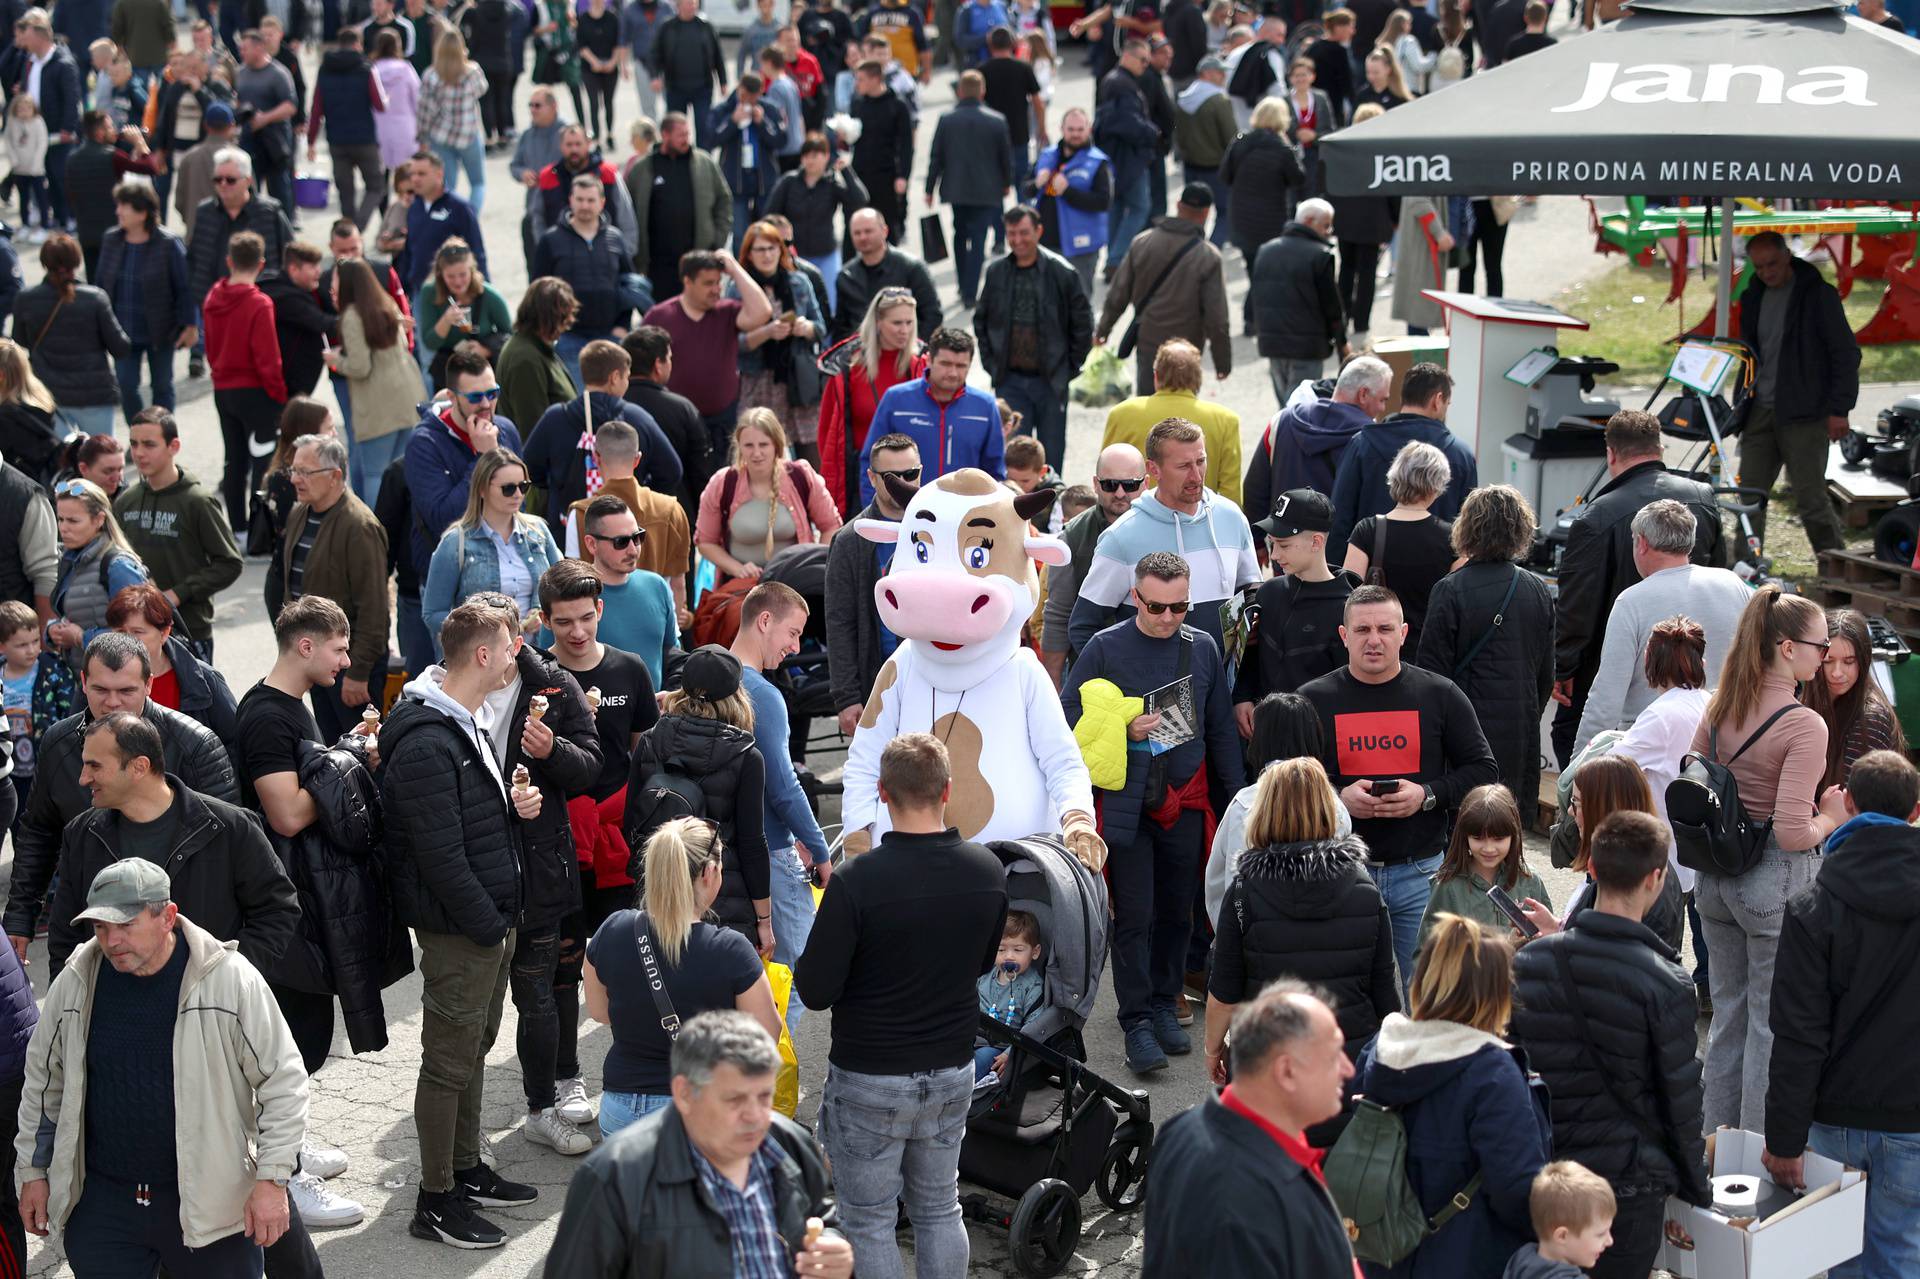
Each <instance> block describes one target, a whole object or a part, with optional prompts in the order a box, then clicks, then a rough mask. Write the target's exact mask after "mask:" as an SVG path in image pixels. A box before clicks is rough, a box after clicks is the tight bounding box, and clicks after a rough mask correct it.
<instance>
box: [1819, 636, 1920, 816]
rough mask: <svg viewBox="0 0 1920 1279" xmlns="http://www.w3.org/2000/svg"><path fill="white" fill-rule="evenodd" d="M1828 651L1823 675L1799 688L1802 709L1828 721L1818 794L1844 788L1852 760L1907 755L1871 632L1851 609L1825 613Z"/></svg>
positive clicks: (1904, 739)
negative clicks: (1877, 675) (1876, 672)
mask: <svg viewBox="0 0 1920 1279" xmlns="http://www.w3.org/2000/svg"><path fill="white" fill-rule="evenodd" d="M1827 642H1828V643H1829V644H1830V645H1832V647H1830V648H1829V649H1827V656H1826V658H1825V660H1823V661H1822V662H1821V663H1820V674H1819V675H1818V676H1817V677H1815V678H1813V679H1810V680H1808V681H1807V682H1806V683H1805V684H1802V685H1801V686H1800V704H1801V705H1803V706H1809V707H1812V708H1813V710H1814V711H1815V712H1817V713H1818V714H1819V716H1820V718H1821V719H1823V720H1825V721H1826V722H1827V770H1826V772H1825V773H1824V774H1822V775H1821V778H1820V789H1822V790H1825V789H1826V788H1827V787H1829V786H1845V785H1846V784H1847V770H1849V769H1851V768H1852V767H1853V761H1855V760H1857V759H1859V758H1860V757H1861V756H1862V755H1865V754H1867V753H1869V752H1871V751H1899V752H1901V753H1902V754H1905V753H1906V749H1907V737H1906V734H1905V733H1903V732H1901V731H1900V720H1899V717H1898V716H1896V715H1895V714H1894V713H1893V703H1892V702H1889V701H1888V700H1887V695H1886V694H1885V693H1883V692H1881V691H1880V684H1879V682H1878V681H1877V680H1875V679H1874V677H1873V633H1872V632H1871V631H1869V630H1868V629H1867V619H1866V618H1864V617H1862V616H1861V615H1860V614H1859V613H1858V612H1856V611H1854V610H1853V609H1850V608H1837V609H1834V610H1833V611H1832V612H1830V613H1828V614H1827Z"/></svg>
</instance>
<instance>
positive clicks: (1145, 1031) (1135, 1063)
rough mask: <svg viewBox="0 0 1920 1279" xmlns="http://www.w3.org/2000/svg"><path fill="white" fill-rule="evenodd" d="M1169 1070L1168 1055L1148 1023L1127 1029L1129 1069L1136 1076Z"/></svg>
mask: <svg viewBox="0 0 1920 1279" xmlns="http://www.w3.org/2000/svg"><path fill="white" fill-rule="evenodd" d="M1166 1068H1167V1054H1166V1051H1165V1050H1164V1049H1162V1048H1161V1047H1160V1041H1159V1040H1158V1039H1157V1038H1155V1037H1154V1033H1153V1027H1152V1026H1150V1025H1148V1024H1147V1023H1146V1022H1141V1023H1140V1024H1139V1025H1137V1026H1130V1027H1128V1028H1127V1069H1128V1070H1131V1071H1132V1072H1133V1073H1134V1074H1136V1075H1148V1074H1152V1073H1153V1072H1154V1071H1156V1070H1165V1069H1166Z"/></svg>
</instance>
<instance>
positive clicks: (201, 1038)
mask: <svg viewBox="0 0 1920 1279" xmlns="http://www.w3.org/2000/svg"><path fill="white" fill-rule="evenodd" d="M180 929H181V932H182V934H183V935H184V937H185V939H186V945H187V971H186V973H185V975H183V976H182V977H181V979H180V1012H181V1013H183V1014H185V1013H194V1014H196V1015H194V1016H181V1017H179V1018H178V1019H177V1020H176V1021H175V1023H174V1030H173V1104H174V1110H175V1113H176V1114H177V1115H178V1116H179V1131H178V1132H177V1133H176V1134H175V1140H176V1141H177V1143H178V1146H179V1152H180V1235H181V1241H182V1242H183V1243H185V1244H186V1245H187V1247H189V1248H204V1247H206V1246H207V1245H208V1244H210V1243H214V1242H216V1241H218V1240H221V1239H224V1238H226V1237H227V1236H228V1235H235V1234H239V1233H240V1231H241V1230H242V1229H243V1228H244V1226H245V1222H244V1211H245V1207H246V1202H247V1196H248V1195H249V1194H250V1193H252V1191H253V1185H254V1182H255V1181H268V1180H285V1179H287V1178H290V1177H292V1176H293V1168H294V1161H295V1160H296V1159H298V1158H299V1156H300V1139H301V1137H302V1136H303V1135H304V1134H305V1133H306V1128H307V1072H306V1068H305V1067H304V1066H303V1065H302V1064H301V1062H300V1051H299V1049H297V1048H295V1047H294V1043H293V1034H292V1032H290V1031H289V1030H288V1029H287V1023H286V1021H285V1020H284V1019H283V1018H282V1017H281V1016H280V1006H279V1005H278V1004H277V1003H275V1002H274V998H273V994H272V992H271V991H269V990H268V989H267V982H266V978H264V977H262V976H261V975H260V973H259V970H258V969H256V968H254V966H253V965H252V964H250V963H248V962H247V961H246V960H244V959H242V958H241V957H240V954H239V950H238V943H235V942H230V941H229V942H223V941H220V940H218V939H216V938H215V937H214V936H213V934H211V933H209V932H207V931H206V930H205V929H203V928H200V927H198V926H197V925H195V924H193V923H191V922H189V921H188V919H187V918H186V916H184V915H182V916H181V917H180ZM99 967H100V943H99V942H97V941H89V942H87V943H86V944H85V945H84V946H82V947H80V949H79V950H77V951H75V952H74V953H73V958H72V959H70V960H68V961H67V966H66V968H64V969H63V970H61V973H60V976H58V977H57V978H55V979H54V983H53V987H52V988H51V989H50V990H48V991H47V1000H46V1003H45V1005H44V1006H43V1009H42V1011H41V1014H40V1024H39V1025H38V1026H37V1027H35V1028H34V1032H33V1038H32V1040H30V1041H29V1042H28V1044H27V1078H26V1083H25V1085H24V1087H23V1088H22V1090H21V1101H20V1134H19V1136H18V1137H17V1138H15V1140H14V1152H15V1154H16V1155H17V1156H18V1170H17V1171H18V1174H19V1179H20V1182H21V1183H22V1184H25V1183H26V1182H29V1181H37V1180H40V1179H42V1178H44V1179H45V1180H46V1181H47V1182H48V1191H47V1218H48V1220H49V1221H50V1222H52V1223H53V1225H55V1226H56V1227H64V1226H65V1225H66V1221H67V1217H68V1216H69V1215H70V1214H71V1213H72V1212H73V1208H74V1205H75V1204H77V1203H79V1202H80V1191H81V1188H82V1187H83V1186H84V1185H85V1184H86V1173H87V1170H86V1167H85V1164H86V1134H85V1133H84V1132H83V1131H82V1129H83V1128H84V1126H85V1121H86V1113H87V1031H88V1028H89V1026H90V1025H91V1023H92V1020H93V990H94V975H95V973H96V972H97V971H98V970H99Z"/></svg>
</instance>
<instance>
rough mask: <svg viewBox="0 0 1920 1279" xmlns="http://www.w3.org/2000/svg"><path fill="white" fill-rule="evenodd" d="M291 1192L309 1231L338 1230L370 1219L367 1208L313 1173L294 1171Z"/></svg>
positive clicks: (288, 1187)
mask: <svg viewBox="0 0 1920 1279" xmlns="http://www.w3.org/2000/svg"><path fill="white" fill-rule="evenodd" d="M287 1193H288V1194H289V1195H290V1196H292V1198H293V1206H294V1208H295V1209H296V1210H298V1212H299V1213H300V1220H301V1221H303V1222H305V1223H306V1225H307V1228H308V1229H309V1230H337V1229H339V1228H340V1227H341V1226H357V1225H359V1224H360V1222H362V1221H363V1220H365V1219H366V1215H367V1210H366V1209H365V1208H362V1207H361V1206H360V1205H359V1204H358V1203H356V1202H355V1201H353V1200H351V1199H348V1198H347V1197H346V1196H344V1195H336V1194H334V1193H333V1192H332V1191H331V1190H329V1189H327V1183H326V1182H324V1181H322V1180H320V1178H319V1177H317V1176H315V1175H314V1174H313V1173H310V1172H302V1173H296V1174H294V1176H293V1178H292V1180H290V1181H288V1182H287Z"/></svg>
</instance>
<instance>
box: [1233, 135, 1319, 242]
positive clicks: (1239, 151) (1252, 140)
mask: <svg viewBox="0 0 1920 1279" xmlns="http://www.w3.org/2000/svg"><path fill="white" fill-rule="evenodd" d="M1220 180H1221V181H1222V182H1224V183H1226V184H1227V187H1228V189H1229V191H1230V192H1231V193H1232V194H1233V195H1234V196H1236V197H1237V198H1236V199H1232V200H1229V201H1228V212H1230V213H1231V214H1232V224H1233V242H1234V244H1235V245H1237V246H1238V247H1239V249H1240V251H1241V252H1242V253H1258V252H1259V251H1260V246H1261V245H1263V244H1265V243H1266V242H1267V241H1268V240H1271V239H1273V238H1274V237H1275V236H1277V235H1279V234H1280V232H1281V231H1283V230H1285V229H1286V225H1287V222H1288V220H1289V219H1291V218H1292V217H1293V206H1294V202H1295V201H1296V200H1298V199H1299V198H1300V194H1301V192H1302V191H1304V190H1305V189H1306V185H1307V174H1306V170H1304V169H1302V168H1301V167H1300V153H1299V152H1298V151H1296V150H1294V147H1293V143H1291V142H1289V141H1287V140H1286V138H1285V137H1283V136H1282V135H1280V134H1278V133H1275V132H1273V131H1272V130H1270V129H1249V130H1247V131H1246V132H1245V133H1243V134H1241V135H1240V136H1239V137H1237V138H1235V139H1234V140H1233V145H1232V146H1230V147H1228V148H1227V156H1226V159H1224V160H1222V161H1220ZM1338 229H1339V228H1338V227H1337V226H1336V227H1335V230H1338Z"/></svg>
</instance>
